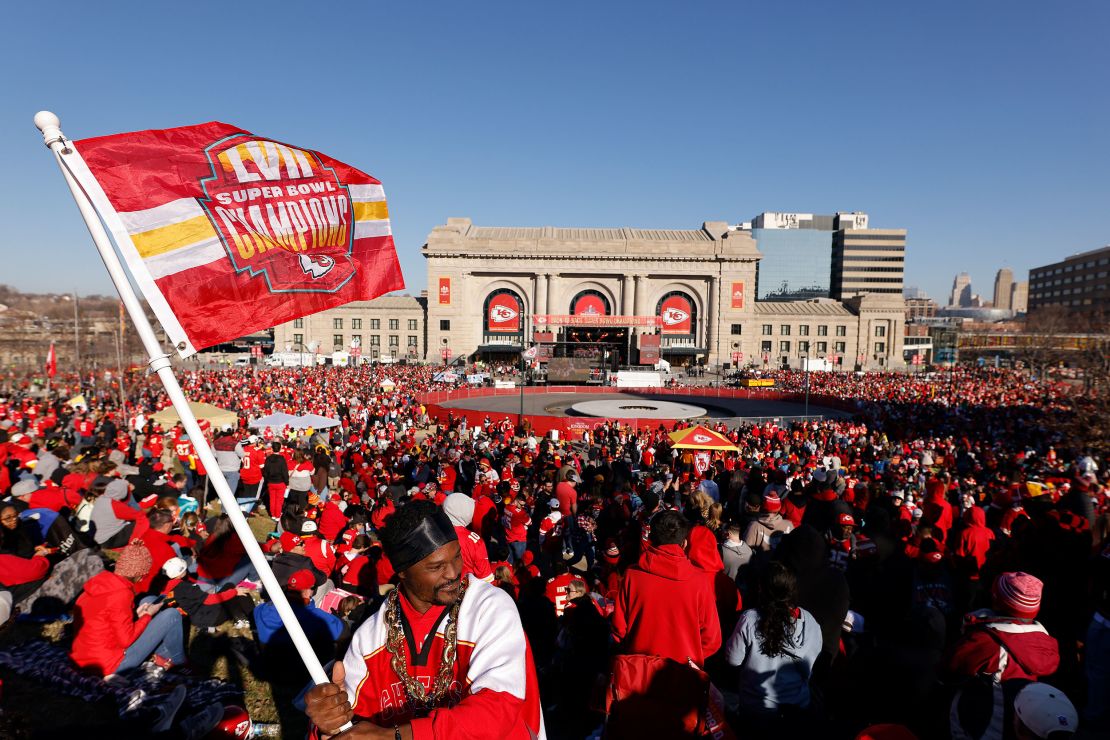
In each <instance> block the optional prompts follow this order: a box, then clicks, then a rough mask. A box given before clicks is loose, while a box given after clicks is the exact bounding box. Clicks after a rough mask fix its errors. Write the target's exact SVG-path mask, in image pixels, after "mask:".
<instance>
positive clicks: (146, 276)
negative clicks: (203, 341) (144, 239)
mask: <svg viewBox="0 0 1110 740" xmlns="http://www.w3.org/2000/svg"><path fill="white" fill-rule="evenodd" d="M69 145H70V147H72V149H73V151H74V155H75V156H68V157H65V158H64V159H63V161H64V162H65V163H66V165H67V166H68V167H69V171H70V172H71V173H72V174H73V177H74V178H75V179H76V180H77V182H78V183H80V184H81V187H82V188H83V189H84V191H85V194H86V195H88V196H89V200H91V201H92V204H93V207H94V208H96V210H97V212H98V213H99V214H100V218H101V219H103V220H104V225H105V226H107V227H108V231H110V232H111V234H112V240H113V241H115V243H116V247H118V248H119V252H120V254H121V255H123V259H124V261H125V262H126V263H127V267H128V269H130V270H131V278H132V279H133V280H134V281H135V285H136V286H137V287H138V288H139V292H140V293H142V294H143V298H145V299H146V302H147V305H149V306H150V308H151V310H152V311H154V315H155V316H156V317H157V318H158V321H159V323H161V324H162V328H163V329H164V330H165V331H166V336H167V337H169V339H170V342H172V343H173V345H174V349H175V350H176V351H177V354H178V356H179V357H181V358H182V359H184V358H186V357H189V356H190V355H194V354H196V350H195V349H194V348H193V344H192V342H190V341H189V336H188V335H187V334H186V333H185V330H184V329H183V328H182V327H181V322H180V321H178V320H177V315H176V314H174V312H173V309H171V308H170V304H169V303H168V302H167V301H166V297H165V296H164V295H162V291H161V290H159V289H158V286H157V285H155V284H154V278H153V277H151V275H150V272H149V271H148V270H147V269H146V266H145V265H143V258H142V257H140V256H139V253H138V251H136V249H135V243H134V242H133V241H131V235H130V234H129V233H127V228H126V227H125V226H124V225H123V221H122V220H121V219H120V217H119V213H118V212H116V209H114V208H112V204H111V202H110V201H109V200H108V196H107V195H105V193H104V188H102V187H100V182H99V181H98V180H97V179H96V177H94V176H93V173H92V171H91V170H90V169H89V166H88V165H87V164H85V160H84V158H83V157H82V156H81V152H80V150H79V149H78V148H77V145H76V144H74V143H73V142H69Z"/></svg>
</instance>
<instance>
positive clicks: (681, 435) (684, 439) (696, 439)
mask: <svg viewBox="0 0 1110 740" xmlns="http://www.w3.org/2000/svg"><path fill="white" fill-rule="evenodd" d="M667 436H669V437H670V438H671V447H674V448H676V449H679V450H709V451H711V452H736V451H737V450H738V448H737V447H736V445H734V444H733V443H732V440H730V439H729V438H728V437H726V436H724V435H723V434H718V433H717V432H714V431H711V430H709V429H706V428H705V427H703V426H700V425H699V426H696V427H690V428H689V429H679V430H678V431H675V432H671V433H670V434H669V435H667Z"/></svg>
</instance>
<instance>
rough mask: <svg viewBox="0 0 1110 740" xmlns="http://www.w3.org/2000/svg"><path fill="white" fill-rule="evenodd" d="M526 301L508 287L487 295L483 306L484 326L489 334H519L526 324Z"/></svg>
mask: <svg viewBox="0 0 1110 740" xmlns="http://www.w3.org/2000/svg"><path fill="white" fill-rule="evenodd" d="M523 314H524V301H522V300H521V299H520V294H518V293H517V292H516V291H514V290H510V289H508V288H501V289H499V290H495V291H493V292H492V293H490V294H489V295H488V296H486V301H485V304H484V305H483V307H482V317H483V318H482V327H483V328H484V329H485V332H486V333H487V334H519V333H521V331H522V327H523V326H524V315H523Z"/></svg>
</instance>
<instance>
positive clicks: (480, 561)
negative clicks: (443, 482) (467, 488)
mask: <svg viewBox="0 0 1110 740" xmlns="http://www.w3.org/2000/svg"><path fill="white" fill-rule="evenodd" d="M443 511H444V512H446V514H447V518H448V519H450V521H451V524H452V525H453V526H454V527H455V534H456V535H457V536H458V538H459V547H460V548H461V549H462V559H463V575H467V574H470V573H473V574H474V577H475V578H479V579H481V580H483V581H485V582H486V583H492V582H493V569H492V568H491V567H490V564H489V553H488V552H487V551H486V543H485V542H483V541H482V538H481V537H480V536H479V535H478V534H477V533H475V532H471V531H470V530H469V529H467V527H468V526H469V525H470V522H471V520H472V519H473V518H474V499H472V498H470V496H467V495H466V494H465V493H452V494H451V495H450V496H448V497H447V498H446V499H445V500H444V502H443Z"/></svg>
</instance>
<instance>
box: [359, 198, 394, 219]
mask: <svg viewBox="0 0 1110 740" xmlns="http://www.w3.org/2000/svg"><path fill="white" fill-rule="evenodd" d="M351 205H352V206H353V207H354V209H355V221H381V220H382V219H386V218H389V207H388V206H387V205H386V204H385V201H384V200H376V201H369V202H363V203H360V202H358V201H355V202H354V203H352V204H351Z"/></svg>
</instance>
